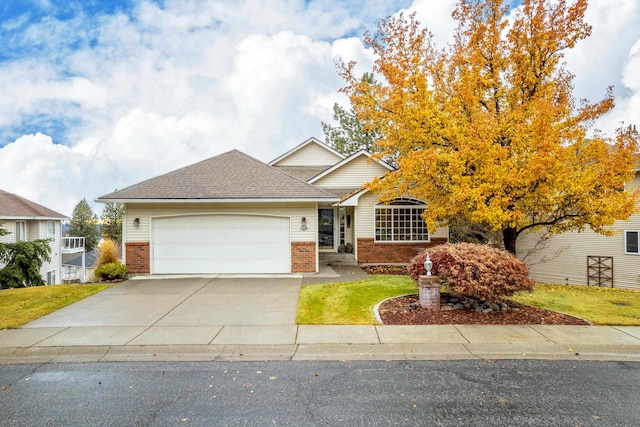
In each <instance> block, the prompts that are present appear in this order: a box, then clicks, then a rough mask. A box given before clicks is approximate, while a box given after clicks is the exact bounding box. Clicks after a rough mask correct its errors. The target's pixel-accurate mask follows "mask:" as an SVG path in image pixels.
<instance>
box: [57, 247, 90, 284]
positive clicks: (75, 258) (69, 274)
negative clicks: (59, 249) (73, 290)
mask: <svg viewBox="0 0 640 427" xmlns="http://www.w3.org/2000/svg"><path fill="white" fill-rule="evenodd" d="M97 257H98V251H97V250H95V249H94V250H92V251H89V252H86V253H81V254H80V255H77V254H76V255H71V256H70V257H69V259H65V260H63V262H62V281H63V282H65V283H72V282H80V283H86V282H90V281H92V280H93V271H94V270H95V264H96V258H97Z"/></svg>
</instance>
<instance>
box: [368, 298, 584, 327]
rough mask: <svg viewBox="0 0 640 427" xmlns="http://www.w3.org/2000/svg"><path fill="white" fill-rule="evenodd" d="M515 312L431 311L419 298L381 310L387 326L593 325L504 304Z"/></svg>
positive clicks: (398, 300)
mask: <svg viewBox="0 0 640 427" xmlns="http://www.w3.org/2000/svg"><path fill="white" fill-rule="evenodd" d="M504 302H505V303H506V304H507V305H508V306H509V307H510V308H512V309H513V308H516V309H517V311H515V310H508V311H500V312H493V313H479V312H476V311H474V310H464V309H463V310H450V311H443V310H429V309H426V308H422V307H417V308H415V309H413V307H414V306H415V305H416V304H419V300H418V295H405V296H401V297H397V298H392V299H389V300H387V301H385V302H383V303H382V304H380V307H379V313H380V319H381V320H382V323H384V324H385V325H589V322H587V321H586V320H583V319H580V318H577V317H573V316H569V315H567V314H562V313H557V312H555V311H549V310H544V309H542V308H538V307H531V306H528V305H523V304H519V303H517V302H513V301H506V300H505V301H504Z"/></svg>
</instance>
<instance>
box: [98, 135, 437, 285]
mask: <svg viewBox="0 0 640 427" xmlns="http://www.w3.org/2000/svg"><path fill="white" fill-rule="evenodd" d="M392 170H393V167H392V166H390V165H388V164H386V163H384V162H382V161H379V160H374V159H373V158H372V157H371V154H370V153H368V152H366V151H359V152H357V153H354V154H352V155H351V156H348V157H347V156H344V155H342V154H340V153H339V152H337V151H335V150H334V149H332V148H331V147H329V146H327V145H325V144H324V143H322V142H320V141H318V140H317V139H314V138H311V139H309V140H307V141H305V142H303V143H302V144H300V145H298V146H297V147H295V148H294V149H292V150H290V151H288V152H287V153H285V154H283V155H282V156H280V157H278V158H276V159H275V160H273V161H272V162H270V163H269V164H265V163H263V162H260V161H258V160H256V159H254V158H252V157H250V156H248V155H246V154H244V153H241V152H239V151H237V150H233V151H229V152H227V153H224V154H221V155H219V156H216V157H213V158H210V159H207V160H203V161H201V162H199V163H196V164H194V165H191V166H187V167H184V168H182V169H178V170H176V171H173V172H170V173H167V174H165V175H161V176H158V177H156V178H152V179H149V180H146V181H143V182H140V183H138V184H135V185H132V186H130V187H127V188H124V189H122V190H119V191H115V192H113V193H110V194H107V195H104V196H102V197H100V198H99V199H98V200H97V201H98V202H102V203H109V202H118V203H122V204H124V207H125V213H124V218H123V243H124V253H123V262H124V263H126V264H127V266H128V267H129V272H130V273H136V274H189V273H193V274H202V273H301V272H317V271H318V266H319V263H320V257H321V255H323V254H327V253H328V254H333V253H337V252H339V251H340V252H342V251H343V250H345V249H346V248H351V247H353V253H352V254H349V256H351V257H352V259H353V260H354V261H355V262H357V263H360V264H366V263H406V262H408V261H409V260H410V258H411V257H412V256H413V255H415V254H416V253H418V252H419V251H420V250H422V249H423V248H427V247H430V246H434V245H437V244H441V243H444V242H446V241H447V240H448V230H447V229H439V230H434V231H432V232H431V233H429V231H428V230H427V229H426V227H425V224H424V221H423V220H422V218H421V217H420V214H421V213H422V211H423V210H424V209H425V204H424V203H423V202H422V201H419V200H414V199H409V198H402V199H398V200H395V201H394V202H393V203H391V204H388V205H382V204H379V203H378V197H377V196H376V195H375V194H372V193H371V192H369V191H367V190H366V189H364V188H363V186H364V184H366V183H368V182H370V181H371V180H372V179H373V178H375V177H382V176H384V175H385V173H387V172H389V171H392Z"/></svg>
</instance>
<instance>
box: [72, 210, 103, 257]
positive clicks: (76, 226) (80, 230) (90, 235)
mask: <svg viewBox="0 0 640 427" xmlns="http://www.w3.org/2000/svg"><path fill="white" fill-rule="evenodd" d="M97 222H98V217H97V216H96V214H95V213H93V210H92V209H91V206H89V203H87V200H86V199H82V200H80V201H79V202H78V204H77V205H76V207H75V208H73V214H72V215H71V222H70V224H69V230H68V231H67V235H68V236H71V237H84V245H85V248H86V250H87V251H91V250H93V249H95V247H96V245H97V244H98V241H99V240H100V233H99V231H98V225H97Z"/></svg>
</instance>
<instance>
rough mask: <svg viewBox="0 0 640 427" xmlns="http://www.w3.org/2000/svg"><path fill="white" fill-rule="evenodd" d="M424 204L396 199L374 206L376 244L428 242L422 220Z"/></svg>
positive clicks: (408, 199) (427, 234)
mask: <svg viewBox="0 0 640 427" xmlns="http://www.w3.org/2000/svg"><path fill="white" fill-rule="evenodd" d="M425 209H426V205H425V204H424V202H421V201H419V200H416V199H411V198H397V199H394V200H392V201H391V202H389V203H388V204H378V205H376V206H375V227H376V230H375V231H376V232H375V240H376V241H377V242H428V241H429V231H428V230H427V225H426V224H425V223H424V220H423V219H422V216H421V215H422V213H423V212H424V210H425Z"/></svg>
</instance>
